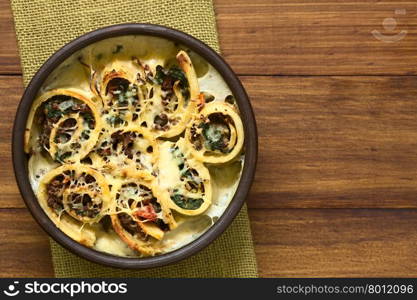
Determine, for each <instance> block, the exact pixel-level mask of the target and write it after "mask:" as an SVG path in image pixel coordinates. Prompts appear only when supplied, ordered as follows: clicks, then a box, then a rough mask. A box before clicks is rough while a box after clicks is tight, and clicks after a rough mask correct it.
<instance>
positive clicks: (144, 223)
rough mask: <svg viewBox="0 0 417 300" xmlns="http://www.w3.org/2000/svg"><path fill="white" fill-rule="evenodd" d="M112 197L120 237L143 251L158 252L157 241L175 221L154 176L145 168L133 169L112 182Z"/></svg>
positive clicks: (116, 229)
mask: <svg viewBox="0 0 417 300" xmlns="http://www.w3.org/2000/svg"><path fill="white" fill-rule="evenodd" d="M112 198H113V199H115V200H114V201H115V202H114V205H115V206H114V208H113V209H112V214H111V220H112V225H113V229H114V230H115V232H116V233H117V234H118V235H119V236H120V238H121V239H122V240H123V241H124V242H125V243H126V244H127V245H128V246H129V247H130V248H132V249H134V250H136V251H138V252H139V253H141V254H143V255H154V254H156V253H158V252H159V251H160V250H159V249H158V245H157V242H158V241H159V240H162V238H163V237H164V234H165V231H168V230H170V229H173V228H175V227H176V223H175V220H174V219H173V217H172V213H171V211H170V209H169V207H168V204H167V202H166V199H164V197H163V195H162V194H161V193H160V192H159V191H158V189H157V187H156V185H155V178H154V177H153V176H151V175H150V174H149V173H147V172H144V171H141V172H134V173H131V174H129V177H127V178H124V179H123V180H122V181H120V182H118V183H117V184H115V185H113V187H112Z"/></svg>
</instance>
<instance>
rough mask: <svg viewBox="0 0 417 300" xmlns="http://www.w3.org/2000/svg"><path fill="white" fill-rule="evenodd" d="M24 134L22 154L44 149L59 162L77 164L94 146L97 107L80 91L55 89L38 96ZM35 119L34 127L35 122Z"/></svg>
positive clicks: (98, 131) (95, 140)
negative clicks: (32, 141)
mask: <svg viewBox="0 0 417 300" xmlns="http://www.w3.org/2000/svg"><path fill="white" fill-rule="evenodd" d="M32 107H33V109H32V110H31V112H30V114H29V117H28V121H27V126H26V132H25V151H26V152H27V153H29V152H30V151H35V149H33V145H32V148H31V143H30V140H31V139H32V138H33V137H35V138H36V144H38V145H39V147H38V148H39V149H40V150H42V149H45V150H46V151H47V152H48V153H49V154H50V156H51V157H52V159H53V160H55V161H58V162H61V163H62V162H72V163H73V162H78V161H80V160H81V159H82V158H84V157H85V156H86V155H87V154H88V153H89V152H90V151H91V150H92V149H93V147H94V146H95V144H96V142H97V140H98V137H99V133H100V130H101V129H102V122H101V117H100V112H99V109H98V107H97V105H96V104H95V103H94V102H93V101H92V99H91V98H89V97H88V96H87V94H86V93H84V92H83V91H81V90H74V89H54V90H51V91H48V92H45V93H43V94H42V95H41V96H39V97H38V98H37V99H36V100H35V102H34V104H33V106H32ZM35 116H36V124H35V122H34V119H35Z"/></svg>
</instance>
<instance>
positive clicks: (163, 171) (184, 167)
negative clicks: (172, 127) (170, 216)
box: [158, 139, 212, 216]
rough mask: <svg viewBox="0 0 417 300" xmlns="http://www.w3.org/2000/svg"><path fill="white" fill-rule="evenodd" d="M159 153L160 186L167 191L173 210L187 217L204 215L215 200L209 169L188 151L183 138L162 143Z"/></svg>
mask: <svg viewBox="0 0 417 300" xmlns="http://www.w3.org/2000/svg"><path fill="white" fill-rule="evenodd" d="M159 153H160V159H159V162H158V163H159V170H158V171H159V174H158V179H159V187H160V188H161V189H163V190H164V191H165V192H166V193H167V194H168V196H167V197H168V198H169V204H170V207H171V209H173V210H175V211H177V212H179V213H181V214H183V215H188V216H196V215H199V214H202V213H203V212H204V211H205V210H207V208H208V207H209V206H210V204H211V200H212V187H211V178H210V174H209V171H208V169H207V168H206V167H205V166H204V164H203V163H201V162H200V161H198V160H196V159H194V158H193V157H191V156H189V155H188V154H187V153H188V150H187V149H186V148H185V145H184V140H183V139H180V140H178V141H177V143H172V142H164V143H162V144H161V145H160V150H159Z"/></svg>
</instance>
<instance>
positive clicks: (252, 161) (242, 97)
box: [12, 24, 258, 269]
mask: <svg viewBox="0 0 417 300" xmlns="http://www.w3.org/2000/svg"><path fill="white" fill-rule="evenodd" d="M123 35H151V36H157V37H162V38H166V39H168V40H172V41H174V42H178V43H180V44H182V45H184V46H186V47H188V48H190V49H191V50H192V51H194V52H196V53H197V54H199V55H200V56H201V57H203V58H204V59H205V60H206V61H207V62H208V63H210V64H211V65H212V66H213V67H214V68H215V69H217V71H218V72H219V73H220V74H221V75H222V76H223V78H224V80H225V82H226V83H227V84H228V86H229V88H230V90H231V91H232V93H233V94H234V96H235V98H236V101H237V103H238V106H239V109H240V112H241V118H242V122H243V125H244V131H245V145H244V146H245V161H244V167H243V170H242V176H241V179H240V183H239V185H238V188H237V191H236V193H235V195H234V197H233V199H232V200H231V202H230V204H229V206H228V207H227V208H226V210H225V212H224V213H223V215H222V216H221V217H220V218H219V220H218V221H217V222H216V223H215V224H214V225H213V226H211V227H210V228H209V229H208V230H207V231H206V232H205V233H204V234H203V235H201V236H200V237H199V238H198V239H196V240H194V241H193V242H191V243H190V244H187V245H186V246H184V247H182V248H180V249H177V250H175V251H173V252H169V253H166V254H163V255H160V256H155V257H146V258H126V257H119V256H114V255H110V254H105V253H103V252H98V251H96V250H93V249H91V248H88V247H85V246H83V245H81V244H79V243H77V242H76V241H74V240H72V239H71V238H70V237H68V236H67V235H66V234H64V233H63V232H62V231H61V230H59V229H58V228H57V227H56V226H55V225H54V223H53V222H52V221H51V220H50V219H49V217H48V216H47V215H46V214H45V213H44V211H43V210H42V208H41V207H40V205H39V204H38V200H37V199H36V196H35V194H34V193H33V191H32V188H31V186H30V183H29V178H28V168H27V163H28V157H27V155H26V154H25V152H24V149H23V137H24V133H25V126H26V119H27V117H28V114H29V111H30V108H31V105H32V102H33V100H34V98H35V97H36V95H37V93H38V90H39V89H40V87H41V86H42V84H43V83H44V81H45V80H46V79H47V77H48V76H49V74H50V73H51V72H52V71H53V70H54V69H55V68H57V67H58V66H59V65H60V64H61V63H62V62H63V61H64V60H65V59H67V58H68V57H69V56H71V55H72V54H73V53H74V52H76V51H78V50H80V49H82V48H84V47H86V46H88V45H90V44H92V43H95V42H97V41H100V40H103V39H107V38H112V37H116V36H123ZM257 147H258V139H257V131H256V123H255V118H254V115H253V111H252V107H251V105H250V102H249V99H248V96H247V94H246V92H245V90H244V88H243V86H242V84H241V82H240V81H239V79H238V78H237V76H236V74H235V73H234V72H233V71H232V70H231V68H230V67H229V65H228V64H227V63H226V62H225V61H224V60H223V59H222V58H221V57H220V56H219V55H218V54H217V53H216V52H215V51H214V50H212V49H211V48H210V47H209V46H207V45H206V44H204V43H203V42H201V41H200V40H198V39H196V38H194V37H192V36H190V35H188V34H185V33H183V32H180V31H177V30H174V29H171V28H167V27H163V26H159V25H152V24H121V25H114V26H110V27H105V28H101V29H98V30H95V31H93V32H90V33H87V34H85V35H83V36H80V37H79V38H77V39H75V40H73V41H72V42H70V43H68V44H67V45H65V46H64V47H62V48H61V49H60V50H58V51H57V52H56V53H55V54H53V55H52V56H51V57H50V58H49V59H48V60H47V61H46V62H45V63H44V64H43V66H42V67H41V68H40V69H39V70H38V72H37V73H36V74H35V76H34V77H33V78H32V80H31V82H30V83H29V85H28V87H27V88H26V90H25V92H24V94H23V97H22V99H21V101H20V105H19V107H18V109H17V113H16V118H15V122H14V129H13V139H12V152H13V166H14V170H15V175H16V180H17V184H18V186H19V190H20V193H21V194H22V197H23V199H24V201H25V203H26V206H27V207H28V208H29V210H30V212H31V213H32V215H33V217H34V218H35V220H36V221H37V222H38V223H39V225H40V226H41V227H42V228H43V229H44V230H45V231H46V232H47V233H48V234H49V235H50V236H51V237H52V238H53V239H54V240H55V241H57V242H58V243H59V244H61V245H62V246H64V247H65V248H67V249H68V250H70V251H72V252H73V253H75V254H77V255H79V256H81V257H83V258H86V259H88V260H91V261H93V262H96V263H100V264H103V265H107V266H112V267H119V268H131V269H141V268H151V267H158V266H163V265H167V264H170V263H173V262H177V261H179V260H182V259H184V258H186V257H189V256H191V255H193V254H195V253H197V252H198V251H200V250H201V249H203V248H204V247H206V246H207V245H209V244H210V243H212V242H213V241H214V240H215V239H216V238H217V237H218V236H219V235H220V234H221V233H223V231H225V230H226V228H227V227H228V226H229V225H230V223H231V222H232V221H233V219H234V218H235V216H236V215H237V214H238V212H239V210H240V208H241V207H242V205H243V203H244V201H245V198H246V196H247V194H248V191H249V188H250V186H251V183H252V181H253V177H254V173H255V168H256V160H257ZM231 242H232V243H233V241H231Z"/></svg>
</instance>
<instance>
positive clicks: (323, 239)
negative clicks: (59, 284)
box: [0, 209, 417, 277]
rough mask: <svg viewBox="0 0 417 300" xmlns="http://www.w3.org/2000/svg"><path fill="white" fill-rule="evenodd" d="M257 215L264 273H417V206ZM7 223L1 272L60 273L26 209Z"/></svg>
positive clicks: (1, 222) (11, 212) (7, 215)
mask: <svg viewBox="0 0 417 300" xmlns="http://www.w3.org/2000/svg"><path fill="white" fill-rule="evenodd" d="M250 218H251V224H252V231H253V236H254V242H255V251H256V256H257V260H258V268H259V273H260V276H261V277H415V276H417V257H416V255H415V248H416V245H417V233H416V231H415V228H416V226H417V211H416V210H407V209H404V210H398V209H394V210H382V209H370V210H362V209H319V210H317V209H251V210H250ZM16 220H18V222H17V221H16ZM0 228H2V230H1V231H0V238H1V241H2V243H1V244H0V257H1V259H0V269H1V270H2V273H1V276H2V277H17V276H25V277H26V276H29V277H40V276H43V277H51V276H53V271H52V266H51V259H50V252H49V242H48V239H47V237H46V234H44V233H43V232H42V231H41V229H40V228H39V226H38V225H37V224H36V223H35V222H34V221H33V219H32V217H31V216H30V215H29V213H28V212H27V211H26V210H24V209H1V210H0ZM16 237H19V238H16ZM9 257H13V259H8V258H9Z"/></svg>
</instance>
